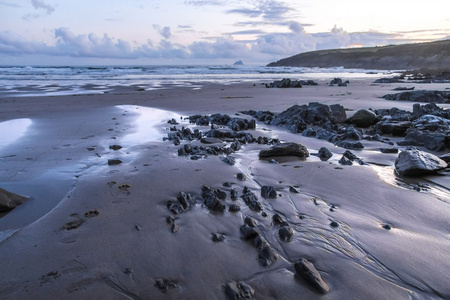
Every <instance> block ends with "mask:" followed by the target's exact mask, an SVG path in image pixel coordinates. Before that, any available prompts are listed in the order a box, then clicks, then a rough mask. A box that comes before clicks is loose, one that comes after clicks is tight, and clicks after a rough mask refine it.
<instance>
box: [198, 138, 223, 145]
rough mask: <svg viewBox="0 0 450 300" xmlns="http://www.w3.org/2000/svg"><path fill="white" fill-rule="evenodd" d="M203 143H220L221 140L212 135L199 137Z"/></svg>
mask: <svg viewBox="0 0 450 300" xmlns="http://www.w3.org/2000/svg"><path fill="white" fill-rule="evenodd" d="M201 142H202V143H203V144H219V143H222V140H221V139H219V138H214V137H204V138H202V139H201Z"/></svg>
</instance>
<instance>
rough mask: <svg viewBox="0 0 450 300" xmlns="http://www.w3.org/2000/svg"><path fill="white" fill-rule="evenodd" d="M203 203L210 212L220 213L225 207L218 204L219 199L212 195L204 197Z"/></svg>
mask: <svg viewBox="0 0 450 300" xmlns="http://www.w3.org/2000/svg"><path fill="white" fill-rule="evenodd" d="M204 203H205V206H206V207H207V208H208V209H209V211H211V212H217V213H221V212H223V211H224V210H225V205H223V204H222V203H220V201H219V199H217V197H216V196H214V195H210V196H208V197H206V199H205V201H204Z"/></svg>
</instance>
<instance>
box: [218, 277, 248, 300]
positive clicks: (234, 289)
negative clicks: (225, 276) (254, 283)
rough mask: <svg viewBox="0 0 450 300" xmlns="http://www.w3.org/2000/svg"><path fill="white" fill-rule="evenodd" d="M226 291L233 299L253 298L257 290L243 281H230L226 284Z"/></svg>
mask: <svg viewBox="0 0 450 300" xmlns="http://www.w3.org/2000/svg"><path fill="white" fill-rule="evenodd" d="M225 293H226V294H227V296H228V298H230V299H231V300H242V299H251V298H253V296H254V295H255V290H254V289H252V287H251V286H249V285H248V284H246V283H244V282H242V281H237V282H236V281H230V282H228V283H227V284H226V285H225Z"/></svg>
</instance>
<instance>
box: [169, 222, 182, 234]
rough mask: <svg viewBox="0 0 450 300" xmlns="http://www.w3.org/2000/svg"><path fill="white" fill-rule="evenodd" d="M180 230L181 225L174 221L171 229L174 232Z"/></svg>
mask: <svg viewBox="0 0 450 300" xmlns="http://www.w3.org/2000/svg"><path fill="white" fill-rule="evenodd" d="M179 230H180V227H179V226H178V225H177V224H175V223H173V224H172V226H171V227H170V231H171V232H172V233H177V232H178V231H179Z"/></svg>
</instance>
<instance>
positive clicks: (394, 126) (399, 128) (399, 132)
mask: <svg viewBox="0 0 450 300" xmlns="http://www.w3.org/2000/svg"><path fill="white" fill-rule="evenodd" d="M411 125H412V123H411V122H410V121H392V120H385V121H381V122H379V123H377V126H378V127H379V129H380V131H381V133H383V134H392V135H394V136H405V135H406V130H407V129H408V128H409V127H411Z"/></svg>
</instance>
